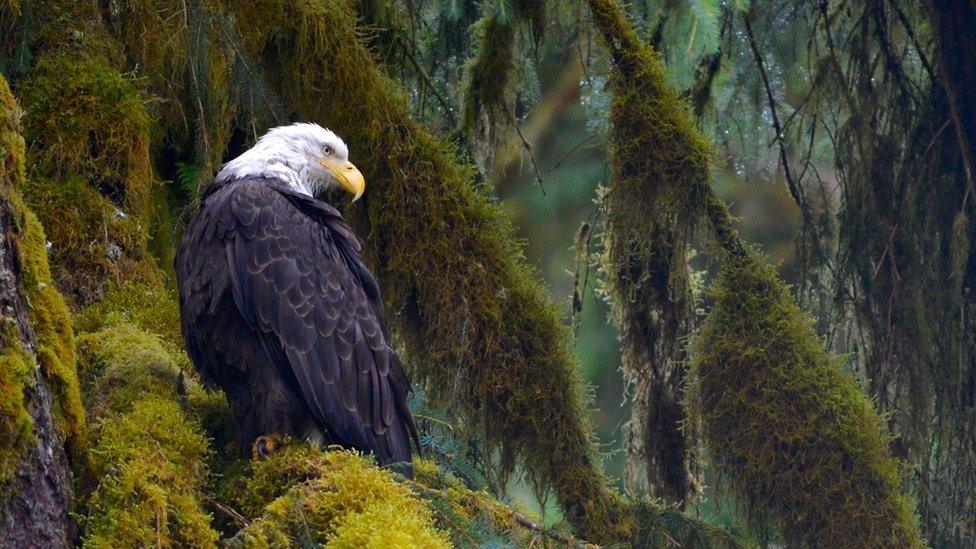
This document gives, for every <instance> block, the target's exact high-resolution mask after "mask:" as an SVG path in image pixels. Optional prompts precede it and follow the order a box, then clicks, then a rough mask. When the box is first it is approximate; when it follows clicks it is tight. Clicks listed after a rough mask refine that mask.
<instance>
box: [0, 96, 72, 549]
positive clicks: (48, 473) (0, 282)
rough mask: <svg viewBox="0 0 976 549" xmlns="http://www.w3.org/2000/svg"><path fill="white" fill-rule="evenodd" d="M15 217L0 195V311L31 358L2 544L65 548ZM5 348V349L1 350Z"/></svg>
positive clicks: (62, 462)
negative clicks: (26, 433) (22, 444)
mask: <svg viewBox="0 0 976 549" xmlns="http://www.w3.org/2000/svg"><path fill="white" fill-rule="evenodd" d="M4 87H6V86H5V85H4ZM8 154H10V153H9V151H8ZM15 219H16V217H15V212H14V207H13V206H12V204H11V203H10V200H9V199H8V198H7V197H6V195H5V194H4V195H2V197H0V311H2V314H3V320H4V321H5V322H14V323H16V325H17V332H18V334H19V339H20V342H21V343H22V344H23V346H24V348H26V349H28V350H29V354H30V357H31V373H30V379H29V381H28V382H27V383H25V384H24V400H25V405H26V408H27V412H28V414H29V415H30V419H31V421H32V423H33V440H32V443H31V444H30V446H29V450H28V451H27V452H26V453H25V454H24V455H23V459H22V461H21V463H20V465H19V466H18V467H17V469H16V471H15V472H14V475H13V478H12V479H11V480H10V484H9V485H8V486H6V487H5V488H4V491H3V492H2V493H3V494H6V496H5V497H3V498H2V499H0V531H2V532H3V539H2V544H4V545H5V546H8V547H67V546H69V545H70V541H71V539H72V538H73V537H74V532H73V525H72V523H71V520H70V517H69V511H70V509H71V501H72V489H71V472H70V469H69V467H68V460H67V457H66V456H65V451H64V441H63V440H61V436H60V435H59V434H58V433H57V431H56V430H55V428H54V420H53V416H52V412H51V407H52V398H51V392H50V390H49V389H48V387H47V385H46V383H45V380H44V377H43V375H42V374H41V369H40V366H39V364H38V362H37V360H36V358H37V357H36V355H35V354H34V349H35V348H36V341H35V338H34V333H33V330H32V329H31V326H30V323H29V322H28V319H27V303H26V302H25V300H24V294H23V288H22V285H21V279H20V261H21V258H20V255H19V251H18V249H17V247H16V244H15V241H14V239H13V236H12V235H13V234H14V232H15ZM7 350H8V349H3V351H4V352H6V351H7ZM9 442H10V441H3V442H2V443H3V444H8V443H9Z"/></svg>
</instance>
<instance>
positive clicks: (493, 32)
mask: <svg viewBox="0 0 976 549" xmlns="http://www.w3.org/2000/svg"><path fill="white" fill-rule="evenodd" d="M482 10H483V11H484V16H483V17H482V18H481V19H480V20H479V21H478V22H477V23H475V24H474V26H473V27H472V32H473V33H474V36H475V37H476V40H477V46H476V49H475V53H474V54H473V55H472V56H471V58H470V59H469V60H468V61H467V62H466V63H465V65H464V79H463V81H462V83H461V90H460V94H461V108H462V119H461V130H462V131H463V132H464V133H465V134H467V135H468V137H469V138H471V140H472V143H471V145H472V148H473V153H474V157H475V160H476V162H477V163H478V165H479V167H480V168H481V170H482V172H484V173H487V172H489V171H490V170H491V169H492V166H491V162H492V158H493V156H494V152H495V149H496V148H497V146H498V144H499V143H500V142H501V140H502V139H503V138H504V137H505V132H506V131H508V130H510V129H511V125H512V124H514V123H515V114H514V112H515V99H516V94H517V92H518V90H517V89H516V84H515V81H516V73H517V61H516V53H517V49H518V42H519V40H518V34H519V33H518V31H519V28H520V26H521V23H522V22H529V23H530V24H531V27H532V30H533V31H534V32H535V33H536V39H537V40H538V39H539V38H540V35H541V34H542V30H543V28H544V25H545V10H546V3H545V2H543V1H526V0H516V1H514V2H511V3H509V4H506V5H505V6H504V9H503V10H499V9H497V6H496V5H495V4H492V3H484V4H482Z"/></svg>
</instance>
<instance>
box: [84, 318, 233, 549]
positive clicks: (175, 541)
mask: <svg viewBox="0 0 976 549" xmlns="http://www.w3.org/2000/svg"><path fill="white" fill-rule="evenodd" d="M78 343H79V350H80V353H81V356H82V358H83V360H82V363H83V364H84V369H83V371H82V375H83V379H84V380H85V384H84V387H85V403H86V405H87V406H88V410H89V413H90V415H91V417H93V418H95V420H94V421H93V424H92V440H93V442H94V444H93V448H92V456H93V470H94V472H95V474H96V476H97V477H98V478H99V484H98V486H97V487H96V488H95V490H94V491H93V492H92V494H91V496H90V497H89V498H88V500H87V505H86V514H85V518H84V526H85V545H86V546H91V547H113V546H115V547H117V546H120V545H124V546H130V545H141V546H160V547H174V546H175V547H212V546H214V545H215V544H216V542H217V538H218V536H217V533H216V532H215V531H214V530H213V528H211V526H210V522H211V518H210V516H209V515H208V514H207V513H206V512H205V511H204V509H203V507H202V504H201V501H202V499H203V497H204V496H203V490H204V488H205V485H206V484H205V483H206V480H207V476H208V473H207V468H206V465H205V464H206V463H207V461H208V459H209V456H210V448H209V442H208V440H207V438H206V436H205V435H204V433H203V430H202V428H201V427H200V425H199V424H198V423H196V422H195V421H193V420H192V419H190V418H189V417H188V416H187V414H186V413H185V412H184V410H183V408H182V407H181V406H180V404H179V400H178V398H179V397H178V387H179V370H178V368H177V366H176V362H175V361H174V359H173V358H172V356H170V354H169V353H168V352H167V351H166V349H165V347H164V346H163V344H162V343H161V342H160V341H159V339H158V338H157V337H155V336H153V335H150V334H147V333H145V332H143V331H141V330H139V329H138V328H136V327H134V326H132V325H131V324H118V325H110V326H105V327H103V329H102V330H101V331H99V332H96V333H92V334H84V335H82V336H81V337H80V338H79V342H78Z"/></svg>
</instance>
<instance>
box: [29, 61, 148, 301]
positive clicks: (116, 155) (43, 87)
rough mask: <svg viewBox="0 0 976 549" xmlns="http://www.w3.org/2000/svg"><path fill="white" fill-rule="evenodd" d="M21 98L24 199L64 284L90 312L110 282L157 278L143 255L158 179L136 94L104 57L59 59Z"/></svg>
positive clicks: (41, 65) (42, 68) (45, 64)
mask: <svg viewBox="0 0 976 549" xmlns="http://www.w3.org/2000/svg"><path fill="white" fill-rule="evenodd" d="M18 90H19V95H20V98H21V102H22V104H23V106H24V109H25V111H26V116H25V128H24V130H25V131H24V134H25V138H26V140H27V144H28V150H29V156H30V160H31V173H30V178H29V180H28V181H27V183H26V184H25V186H24V195H25V198H26V200H27V203H28V205H29V206H30V207H31V208H32V209H33V210H34V211H35V212H36V213H37V215H38V217H39V218H40V220H41V223H42V224H43V225H44V228H45V230H46V231H47V234H48V237H49V238H50V240H51V242H52V249H51V260H52V263H53V264H54V267H55V269H54V271H55V274H56V276H55V281H56V282H57V284H58V286H59V287H60V288H61V289H62V290H63V291H65V293H66V294H67V295H68V296H69V298H70V299H71V300H72V301H73V302H75V303H78V304H81V305H84V304H87V303H89V302H91V301H93V300H96V299H98V298H99V297H100V296H101V293H102V292H103V291H104V288H105V286H106V285H107V284H108V283H111V282H114V283H120V282H122V281H124V280H130V279H152V278H154V277H157V276H158V274H157V273H156V270H155V268H154V266H153V265H152V262H151V261H150V259H149V258H148V256H147V253H146V250H147V246H148V238H149V236H148V235H149V226H150V223H151V222H152V212H153V211H155V210H154V209H153V208H152V206H151V205H150V197H151V195H152V190H153V185H155V180H154V177H153V174H152V168H151V164H150V158H149V126H150V123H149V116H148V114H147V112H146V108H145V105H144V103H143V99H142V96H141V94H140V92H139V91H138V89H137V88H136V87H135V86H134V84H133V83H132V82H131V81H130V80H129V79H127V78H125V77H124V76H122V75H121V74H120V73H119V72H118V71H117V70H115V69H114V68H112V67H111V66H110V65H109V64H108V62H107V61H106V60H104V59H98V58H93V59H78V58H76V57H74V56H72V55H69V54H64V55H61V54H59V55H52V56H47V57H44V58H43V59H41V60H40V61H39V62H38V64H37V66H36V67H35V68H34V69H33V71H32V72H31V73H30V76H29V77H28V78H26V79H25V80H24V81H23V82H22V83H21V84H20V86H19V88H18Z"/></svg>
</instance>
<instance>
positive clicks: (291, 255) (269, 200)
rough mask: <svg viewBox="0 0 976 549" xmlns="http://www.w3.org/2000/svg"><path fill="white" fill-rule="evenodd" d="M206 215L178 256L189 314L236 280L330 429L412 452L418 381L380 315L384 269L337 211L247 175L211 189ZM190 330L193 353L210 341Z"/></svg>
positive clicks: (380, 455)
mask: <svg viewBox="0 0 976 549" xmlns="http://www.w3.org/2000/svg"><path fill="white" fill-rule="evenodd" d="M198 218H199V219H195V220H194V222H193V223H191V226H190V227H188V229H187V234H186V235H185V237H184V241H183V245H182V246H181V251H180V256H179V257H178V258H177V270H178V271H182V273H183V274H181V276H180V293H181V298H182V303H181V304H182V306H183V309H184V325H185V326H186V325H187V323H190V324H192V322H193V318H194V317H195V315H201V314H208V313H209V314H212V313H213V308H215V307H217V306H218V302H219V301H220V299H221V296H222V295H223V294H224V292H230V293H231V295H232V297H233V300H234V303H235V304H236V306H237V309H238V310H239V312H240V314H241V315H242V317H243V318H244V320H245V321H246V323H247V325H248V326H249V327H251V329H253V330H256V331H258V332H260V333H261V334H263V335H264V337H265V339H266V340H268V341H270V342H271V344H272V346H273V347H274V348H272V349H269V352H268V353H267V355H268V360H269V362H271V366H273V367H275V368H276V369H278V371H279V372H281V374H282V377H283V378H284V379H286V380H289V381H290V382H291V383H294V384H295V385H297V387H295V392H296V394H299V395H301V396H302V397H303V398H304V399H305V403H306V405H307V406H308V408H309V409H310V410H311V411H312V413H313V415H314V416H315V419H316V421H317V422H318V423H319V424H320V425H321V426H322V427H323V428H324V429H325V430H327V432H328V433H329V434H330V435H332V437H334V438H335V439H337V441H338V442H340V443H341V444H343V445H346V446H351V447H355V448H359V449H362V450H366V451H371V452H373V453H375V454H376V456H377V459H378V461H379V462H380V463H390V462H408V463H409V462H410V456H411V452H410V436H411V435H412V434H413V433H414V427H413V420H412V418H411V417H410V412H409V410H408V409H407V405H406V396H407V392H408V391H409V387H410V385H409V381H408V379H407V376H406V373H405V372H404V369H403V366H402V365H401V363H400V362H399V360H398V359H397V357H396V354H395V353H394V350H393V348H392V345H391V342H390V338H389V335H388V333H387V331H386V329H385V326H384V325H383V322H382V319H381V317H380V315H381V312H380V311H381V306H380V301H379V291H378V287H377V284H376V281H375V279H374V278H373V276H372V275H371V274H370V273H369V271H368V270H367V269H366V267H365V266H364V265H363V263H362V260H361V259H360V256H359V242H358V241H357V240H356V237H355V236H354V235H353V234H352V232H351V231H350V229H349V227H348V225H346V223H345V222H344V221H343V220H342V218H341V217H340V216H339V214H338V212H337V211H336V210H334V209H333V208H331V207H330V206H328V205H326V204H325V203H323V202H320V201H317V200H314V199H311V198H308V197H305V196H302V195H299V194H295V193H292V192H290V191H289V190H288V189H287V188H286V187H284V186H283V185H281V184H279V183H276V182H274V181H273V180H245V181H240V182H236V183H231V184H227V185H225V186H224V187H223V188H220V189H218V190H216V191H214V192H212V193H211V194H210V195H209V196H207V197H206V198H205V200H204V204H203V206H202V208H201V212H200V213H199V214H198ZM190 249H194V250H195V251H194V252H190V251H189V250H190ZM191 253H192V255H193V256H195V257H196V258H197V261H196V263H195V264H194V262H193V261H192V260H191V259H190V256H191ZM186 331H190V332H192V328H191V329H189V330H186ZM187 339H188V347H190V351H191V356H192V355H193V352H194V349H193V347H195V346H199V345H200V344H206V342H193V341H190V340H191V339H192V337H191V336H189V335H188V337H187ZM198 351H199V349H198ZM199 354H201V355H204V354H206V353H202V352H201V353H199ZM194 361H195V362H196V357H194ZM201 362H202V364H200V363H198V366H199V367H200V369H201V373H202V374H203V375H204V377H211V378H216V375H215V374H216V371H215V369H216V368H219V365H214V364H208V361H207V359H206V358H205V357H201ZM414 436H415V435H414Z"/></svg>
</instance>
